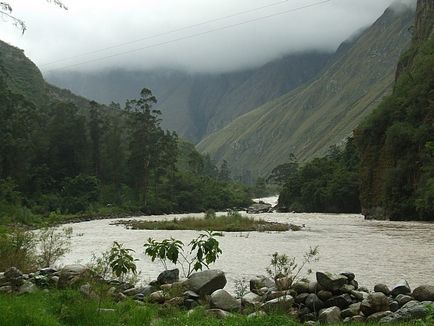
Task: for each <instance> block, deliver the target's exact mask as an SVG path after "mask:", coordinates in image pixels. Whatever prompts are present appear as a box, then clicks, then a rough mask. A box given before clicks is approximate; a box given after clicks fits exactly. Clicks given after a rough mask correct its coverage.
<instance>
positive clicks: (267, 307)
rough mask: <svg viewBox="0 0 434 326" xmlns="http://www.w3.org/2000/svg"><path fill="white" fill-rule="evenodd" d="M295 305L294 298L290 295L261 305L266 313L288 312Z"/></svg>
mask: <svg viewBox="0 0 434 326" xmlns="http://www.w3.org/2000/svg"><path fill="white" fill-rule="evenodd" d="M293 304H294V298H293V297H292V296H290V295H287V296H284V297H280V298H277V299H273V300H270V301H267V302H265V303H263V304H262V305H261V309H262V310H264V311H265V312H267V313H268V312H288V311H289V310H290V309H291V307H292V305H293Z"/></svg>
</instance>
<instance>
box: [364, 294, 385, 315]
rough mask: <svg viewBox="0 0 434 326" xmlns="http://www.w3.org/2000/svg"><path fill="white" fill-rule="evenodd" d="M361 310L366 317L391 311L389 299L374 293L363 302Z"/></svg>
mask: <svg viewBox="0 0 434 326" xmlns="http://www.w3.org/2000/svg"><path fill="white" fill-rule="evenodd" d="M360 310H361V311H362V312H363V314H364V315H365V316H369V315H372V314H374V313H376V312H381V311H387V310H389V299H388V298H387V297H386V296H385V295H384V293H381V292H373V293H371V294H369V295H368V298H367V299H364V300H363V301H362V304H361V305H360Z"/></svg>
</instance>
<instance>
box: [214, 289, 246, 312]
mask: <svg viewBox="0 0 434 326" xmlns="http://www.w3.org/2000/svg"><path fill="white" fill-rule="evenodd" d="M210 305H211V307H212V308H217V309H222V310H225V311H239V310H240V309H241V303H240V302H239V301H238V300H237V299H235V298H234V297H233V296H232V295H230V294H229V293H228V292H227V291H226V290H223V289H219V290H217V291H214V292H213V293H212V294H211V299H210Z"/></svg>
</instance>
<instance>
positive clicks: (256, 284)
mask: <svg viewBox="0 0 434 326" xmlns="http://www.w3.org/2000/svg"><path fill="white" fill-rule="evenodd" d="M249 283H250V291H251V292H253V293H256V294H259V293H258V292H259V290H260V289H262V288H264V287H266V288H267V289H272V288H274V287H275V284H274V281H273V280H272V279H270V278H268V277H265V276H257V277H256V278H253V279H251V280H250V282H249Z"/></svg>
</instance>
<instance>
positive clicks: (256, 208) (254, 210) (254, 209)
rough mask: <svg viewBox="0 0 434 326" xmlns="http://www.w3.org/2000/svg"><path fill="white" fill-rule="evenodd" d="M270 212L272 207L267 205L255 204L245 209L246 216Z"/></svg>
mask: <svg viewBox="0 0 434 326" xmlns="http://www.w3.org/2000/svg"><path fill="white" fill-rule="evenodd" d="M271 211H272V205H271V204H267V203H260V204H258V203H256V204H253V205H251V206H250V207H249V208H247V214H260V213H269V212H271Z"/></svg>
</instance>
